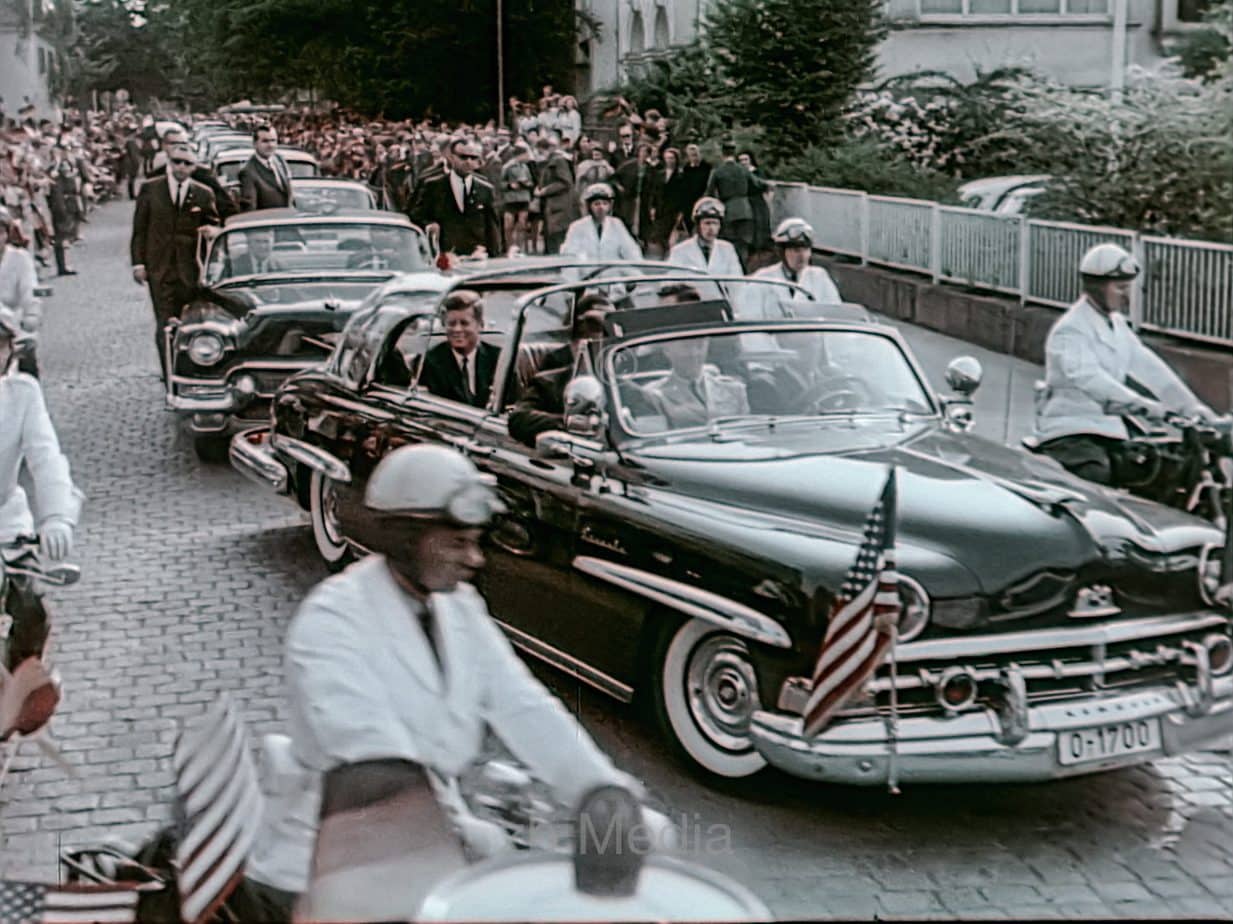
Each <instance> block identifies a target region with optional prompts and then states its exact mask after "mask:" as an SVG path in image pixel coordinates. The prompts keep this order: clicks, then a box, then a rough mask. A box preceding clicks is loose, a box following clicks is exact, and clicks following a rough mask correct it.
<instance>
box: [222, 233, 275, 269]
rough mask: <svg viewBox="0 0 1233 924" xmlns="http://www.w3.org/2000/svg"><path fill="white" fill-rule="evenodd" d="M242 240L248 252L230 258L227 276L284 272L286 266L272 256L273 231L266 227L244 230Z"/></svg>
mask: <svg viewBox="0 0 1233 924" xmlns="http://www.w3.org/2000/svg"><path fill="white" fill-rule="evenodd" d="M244 240H245V241H246V242H247V243H248V252H247V253H241V254H236V256H235V257H233V258H232V259H231V266H230V269H229V271H228V273H227V275H228V276H260V275H262V274H263V273H281V272H285V271H286V269H287V267H286V266H285V265H284V264H283V262H282V260H280V259H279V258H278V257H276V256H274V232H273V231H272V230H270V229H268V228H262V229H260V230H256V231H246V232H245V233H244Z"/></svg>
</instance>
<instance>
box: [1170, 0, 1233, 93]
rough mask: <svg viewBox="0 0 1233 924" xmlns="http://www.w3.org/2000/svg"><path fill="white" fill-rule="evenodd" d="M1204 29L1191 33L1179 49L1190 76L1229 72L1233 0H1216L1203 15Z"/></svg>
mask: <svg viewBox="0 0 1233 924" xmlns="http://www.w3.org/2000/svg"><path fill="white" fill-rule="evenodd" d="M1203 20H1204V22H1205V23H1206V25H1205V27H1204V28H1202V29H1198V30H1195V31H1194V32H1190V33H1187V34H1186V35H1185V36H1184V37H1183V38H1182V40H1181V42H1180V43H1179V45H1178V48H1177V57H1178V61H1179V63H1180V64H1181V67H1182V73H1183V74H1184V75H1185V76H1187V77H1198V78H1202V79H1209V80H1211V79H1218V78H1219V77H1220V75H1221V74H1222V73H1224V74H1227V73H1229V69H1230V55H1233V0H1215V2H1214V3H1212V5H1211V6H1210V7H1209V8H1208V10H1207V12H1206V13H1205V14H1204V16H1203Z"/></svg>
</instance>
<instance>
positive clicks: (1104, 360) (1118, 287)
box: [1034, 244, 1230, 485]
mask: <svg viewBox="0 0 1233 924" xmlns="http://www.w3.org/2000/svg"><path fill="white" fill-rule="evenodd" d="M1139 272H1140V268H1139V261H1138V260H1136V259H1135V258H1134V257H1133V256H1131V255H1130V254H1129V253H1127V252H1126V251H1125V250H1123V249H1122V248H1121V247H1119V246H1117V245H1116V244H1097V245H1096V246H1095V247H1093V248H1091V249H1090V250H1089V251H1088V252H1087V253H1086V254H1085V255H1084V256H1083V260H1082V261H1081V262H1080V264H1079V275H1080V279H1081V282H1082V290H1083V294H1082V295H1080V296H1079V300H1078V301H1077V302H1075V303H1074V304H1073V305H1071V306H1070V308H1068V309H1067V310H1066V313H1065V314H1064V315H1062V317H1061V318H1060V319H1058V321H1057V323H1056V324H1054V325H1053V328H1052V330H1050V331H1049V336H1048V338H1047V339H1046V341H1045V387H1044V388H1043V389H1042V390H1040V391H1039V392H1038V394H1037V397H1036V402H1037V408H1036V432H1035V434H1034V436H1035V439H1036V440H1037V441H1038V443H1039V446H1040V451H1041V452H1043V453H1044V454H1045V455H1048V456H1050V457H1052V458H1053V459H1056V460H1057V461H1058V462H1060V463H1061V464H1062V466H1063V467H1064V468H1066V469H1067V470H1068V471H1070V472H1072V473H1074V474H1076V475H1078V476H1079V477H1080V478H1086V479H1087V480H1088V481H1094V482H1097V483H1098V484H1107V485H1116V484H1117V483H1118V482H1119V481H1121V480H1123V479H1122V478H1119V473H1120V472H1124V471H1127V470H1129V469H1130V468H1131V467H1132V466H1130V465H1128V461H1127V457H1128V454H1127V452H1126V448H1127V447H1126V445H1125V444H1126V441H1127V440H1128V439H1129V435H1130V434H1129V431H1128V430H1127V428H1126V422H1125V420H1124V419H1123V415H1126V416H1129V417H1137V418H1142V419H1145V420H1148V421H1154V422H1160V421H1163V420H1164V419H1165V418H1166V416H1167V415H1168V414H1170V413H1174V414H1179V415H1181V416H1184V417H1200V418H1202V419H1204V420H1206V421H1207V422H1209V423H1214V424H1216V425H1218V426H1220V427H1222V428H1226V429H1227V428H1228V427H1229V424H1230V421H1229V419H1228V418H1218V417H1217V416H1216V414H1215V412H1213V411H1212V409H1211V408H1209V407H1208V406H1207V405H1206V404H1204V403H1203V402H1202V401H1200V400H1199V399H1198V398H1197V397H1195V395H1194V393H1193V392H1191V390H1190V389H1189V388H1187V387H1186V385H1185V383H1183V382H1182V380H1181V379H1180V378H1178V376H1177V374H1176V373H1175V372H1174V371H1173V370H1172V369H1170V368H1169V366H1168V364H1166V363H1165V361H1164V360H1162V359H1161V358H1160V357H1159V356H1157V355H1156V354H1155V353H1153V352H1152V351H1151V350H1149V349H1148V348H1147V347H1146V346H1144V345H1143V342H1142V341H1141V340H1140V339H1139V337H1138V335H1137V334H1136V333H1135V332H1134V331H1133V330H1132V329H1131V327H1130V323H1129V322H1128V321H1127V320H1126V314H1125V312H1126V311H1127V310H1128V309H1129V308H1130V296H1131V291H1132V289H1133V288H1134V285H1135V279H1136V277H1137V276H1138V275H1139Z"/></svg>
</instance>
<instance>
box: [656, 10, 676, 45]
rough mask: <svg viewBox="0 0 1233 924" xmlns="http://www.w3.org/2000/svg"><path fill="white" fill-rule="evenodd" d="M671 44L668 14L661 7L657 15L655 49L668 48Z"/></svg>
mask: <svg viewBox="0 0 1233 924" xmlns="http://www.w3.org/2000/svg"><path fill="white" fill-rule="evenodd" d="M671 44H672V40H671V38H669V36H668V14H667V13H666V12H664V8H663V7H662V6H661V7H660V8H659V10H658V11H656V13H655V47H656V48H667V47H668V46H669V45H671Z"/></svg>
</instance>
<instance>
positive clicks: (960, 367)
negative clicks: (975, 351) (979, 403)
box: [946, 356, 985, 398]
mask: <svg viewBox="0 0 1233 924" xmlns="http://www.w3.org/2000/svg"><path fill="white" fill-rule="evenodd" d="M984 376H985V370H984V369H982V368H981V365H980V360H978V359H977V358H976V357H974V356H958V357H956V358H955V359H952V360H951V361H950V365H948V366H947V367H946V384H947V385H948V386H949V387H950V389H951V390H952V391H953V392H954V393H955V394H957V395H959V396H960V397H961V398H971V397H972V395H973V394H975V393H976V389H978V388H980V383H981V380H982V379H983V378H984Z"/></svg>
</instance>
